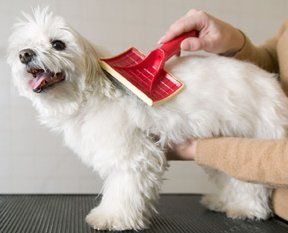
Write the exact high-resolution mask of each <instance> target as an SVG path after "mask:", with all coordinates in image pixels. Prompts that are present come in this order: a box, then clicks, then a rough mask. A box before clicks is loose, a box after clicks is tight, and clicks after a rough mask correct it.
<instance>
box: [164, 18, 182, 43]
mask: <svg viewBox="0 0 288 233" xmlns="http://www.w3.org/2000/svg"><path fill="white" fill-rule="evenodd" d="M185 17H186V16H183V17H181V18H180V19H178V20H177V21H176V22H174V23H173V24H172V25H171V26H170V28H169V30H168V31H167V32H166V33H165V35H164V36H162V37H161V38H160V39H159V41H158V44H161V43H164V42H166V41H169V40H171V39H173V38H174V37H175V36H174V35H170V34H171V32H172V31H171V29H172V28H173V27H177V25H178V24H180V23H181V21H182V20H184V18H185Z"/></svg>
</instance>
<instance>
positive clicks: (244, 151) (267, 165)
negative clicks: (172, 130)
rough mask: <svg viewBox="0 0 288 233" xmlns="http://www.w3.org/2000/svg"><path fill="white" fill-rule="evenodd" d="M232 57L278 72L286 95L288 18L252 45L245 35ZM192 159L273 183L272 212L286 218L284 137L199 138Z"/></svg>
mask: <svg viewBox="0 0 288 233" xmlns="http://www.w3.org/2000/svg"><path fill="white" fill-rule="evenodd" d="M235 58H237V59H240V60H247V61H250V62H252V63H254V64H256V65H258V66H260V67H262V68H263V69H265V70H267V71H270V72H274V73H279V74H280V81H281V85H282V87H283V89H284V91H285V93H286V94H287V95H288V21H287V22H286V23H284V24H283V26H282V27H281V29H280V31H279V33H278V34H277V36H275V37H274V38H273V39H271V40H269V41H267V42H266V43H265V44H264V45H262V46H259V47H256V46H254V45H253V44H252V43H251V41H250V40H249V39H248V38H247V37H246V41H245V44H244V47H243V48H242V49H241V50H240V51H239V52H238V53H237V54H236V55H235ZM195 160H196V162H198V163H199V164H202V165H207V166H210V167H213V168H216V169H218V170H222V171H224V172H226V173H227V174H229V175H231V176H233V177H235V178H237V179H240V180H245V181H248V182H256V183H265V184H268V185H270V186H272V187H274V188H275V191H274V193H273V197H272V204H273V209H274V212H275V213H276V214H277V215H278V216H280V217H282V218H283V219H286V220H288V139H283V140H260V139H248V138H211V139H201V140H199V141H198V142H197V150H196V155H195Z"/></svg>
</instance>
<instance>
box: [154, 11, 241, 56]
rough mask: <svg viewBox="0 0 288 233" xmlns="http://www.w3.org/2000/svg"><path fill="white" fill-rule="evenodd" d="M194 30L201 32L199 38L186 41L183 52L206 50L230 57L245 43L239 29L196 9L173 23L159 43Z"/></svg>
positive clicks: (182, 47)
mask: <svg viewBox="0 0 288 233" xmlns="http://www.w3.org/2000/svg"><path fill="white" fill-rule="evenodd" d="M192 30H197V31H199V37H191V38H187V39H185V40H184V41H183V42H182V43H181V49H182V50H187V51H197V50H205V51H206V52H210V53H216V54H229V55H230V54H233V53H236V52H237V51H239V50H240V49H241V48H242V47H243V45H244V43H245V37H244V35H243V34H242V33H241V32H240V31H239V30H238V29H236V28H234V27H233V26H231V25H230V24H228V23H225V22H223V21H221V20H219V19H217V18H215V17H213V16H211V15H209V14H207V13H206V12H203V11H200V10H195V9H191V10H190V11H189V12H188V13H187V14H186V15H184V16H183V17H181V18H180V19H178V20H177V21H176V22H175V23H173V24H172V25H171V26H170V28H169V30H168V31H167V32H166V34H165V35H164V36H163V37H162V38H161V39H160V40H159V42H158V43H164V42H167V41H169V40H172V39H173V38H174V37H176V36H179V35H181V34H182V33H184V32H188V31H192Z"/></svg>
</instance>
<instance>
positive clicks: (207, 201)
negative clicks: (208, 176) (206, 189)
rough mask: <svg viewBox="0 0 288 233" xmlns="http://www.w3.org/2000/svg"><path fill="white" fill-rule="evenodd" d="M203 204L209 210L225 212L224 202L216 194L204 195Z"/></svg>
mask: <svg viewBox="0 0 288 233" xmlns="http://www.w3.org/2000/svg"><path fill="white" fill-rule="evenodd" d="M201 204H202V205H204V206H205V207H206V208H207V209H209V210H212V211H217V212H224V204H223V202H222V201H221V200H220V199H219V198H218V197H217V196H216V195H214V194H207V195H204V196H203V197H202V199H201Z"/></svg>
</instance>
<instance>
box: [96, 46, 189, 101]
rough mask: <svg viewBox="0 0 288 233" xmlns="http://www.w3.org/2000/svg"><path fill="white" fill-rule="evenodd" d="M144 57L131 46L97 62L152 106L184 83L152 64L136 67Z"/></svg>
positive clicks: (173, 94)
mask: <svg viewBox="0 0 288 233" xmlns="http://www.w3.org/2000/svg"><path fill="white" fill-rule="evenodd" d="M145 58H146V56H145V55H144V54H143V53H142V52H140V51H139V50H137V49H136V48H134V47H132V48H130V49H128V50H127V51H125V52H124V53H121V54H119V55H117V56H115V57H112V58H103V59H100V60H99V62H100V65H101V67H102V68H103V69H104V70H105V71H107V72H108V73H109V74H111V75H112V76H113V77H114V78H116V79H117V80H118V81H119V82H121V83H122V84H123V85H124V86H126V87H127V88H128V89H129V90H130V91H132V92H133V93H134V94H135V95H137V96H138V97H139V98H140V99H141V100H142V101H144V102H145V103H146V104H148V105H149V106H152V105H155V104H159V103H163V102H165V101H167V100H169V99H170V98H171V97H173V96H175V95H176V94H177V93H178V92H179V91H180V90H181V89H182V88H183V86H184V85H183V83H181V82H180V81H178V80H177V79H176V78H174V77H173V76H172V75H171V74H169V73H167V72H166V71H165V70H164V69H161V70H160V72H155V67H154V66H153V64H151V66H145V67H143V66H139V67H138V66H137V64H140V63H141V62H142V61H144V60H145ZM156 69H157V68H156ZM156 73H157V77H156V76H155V74H156Z"/></svg>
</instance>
